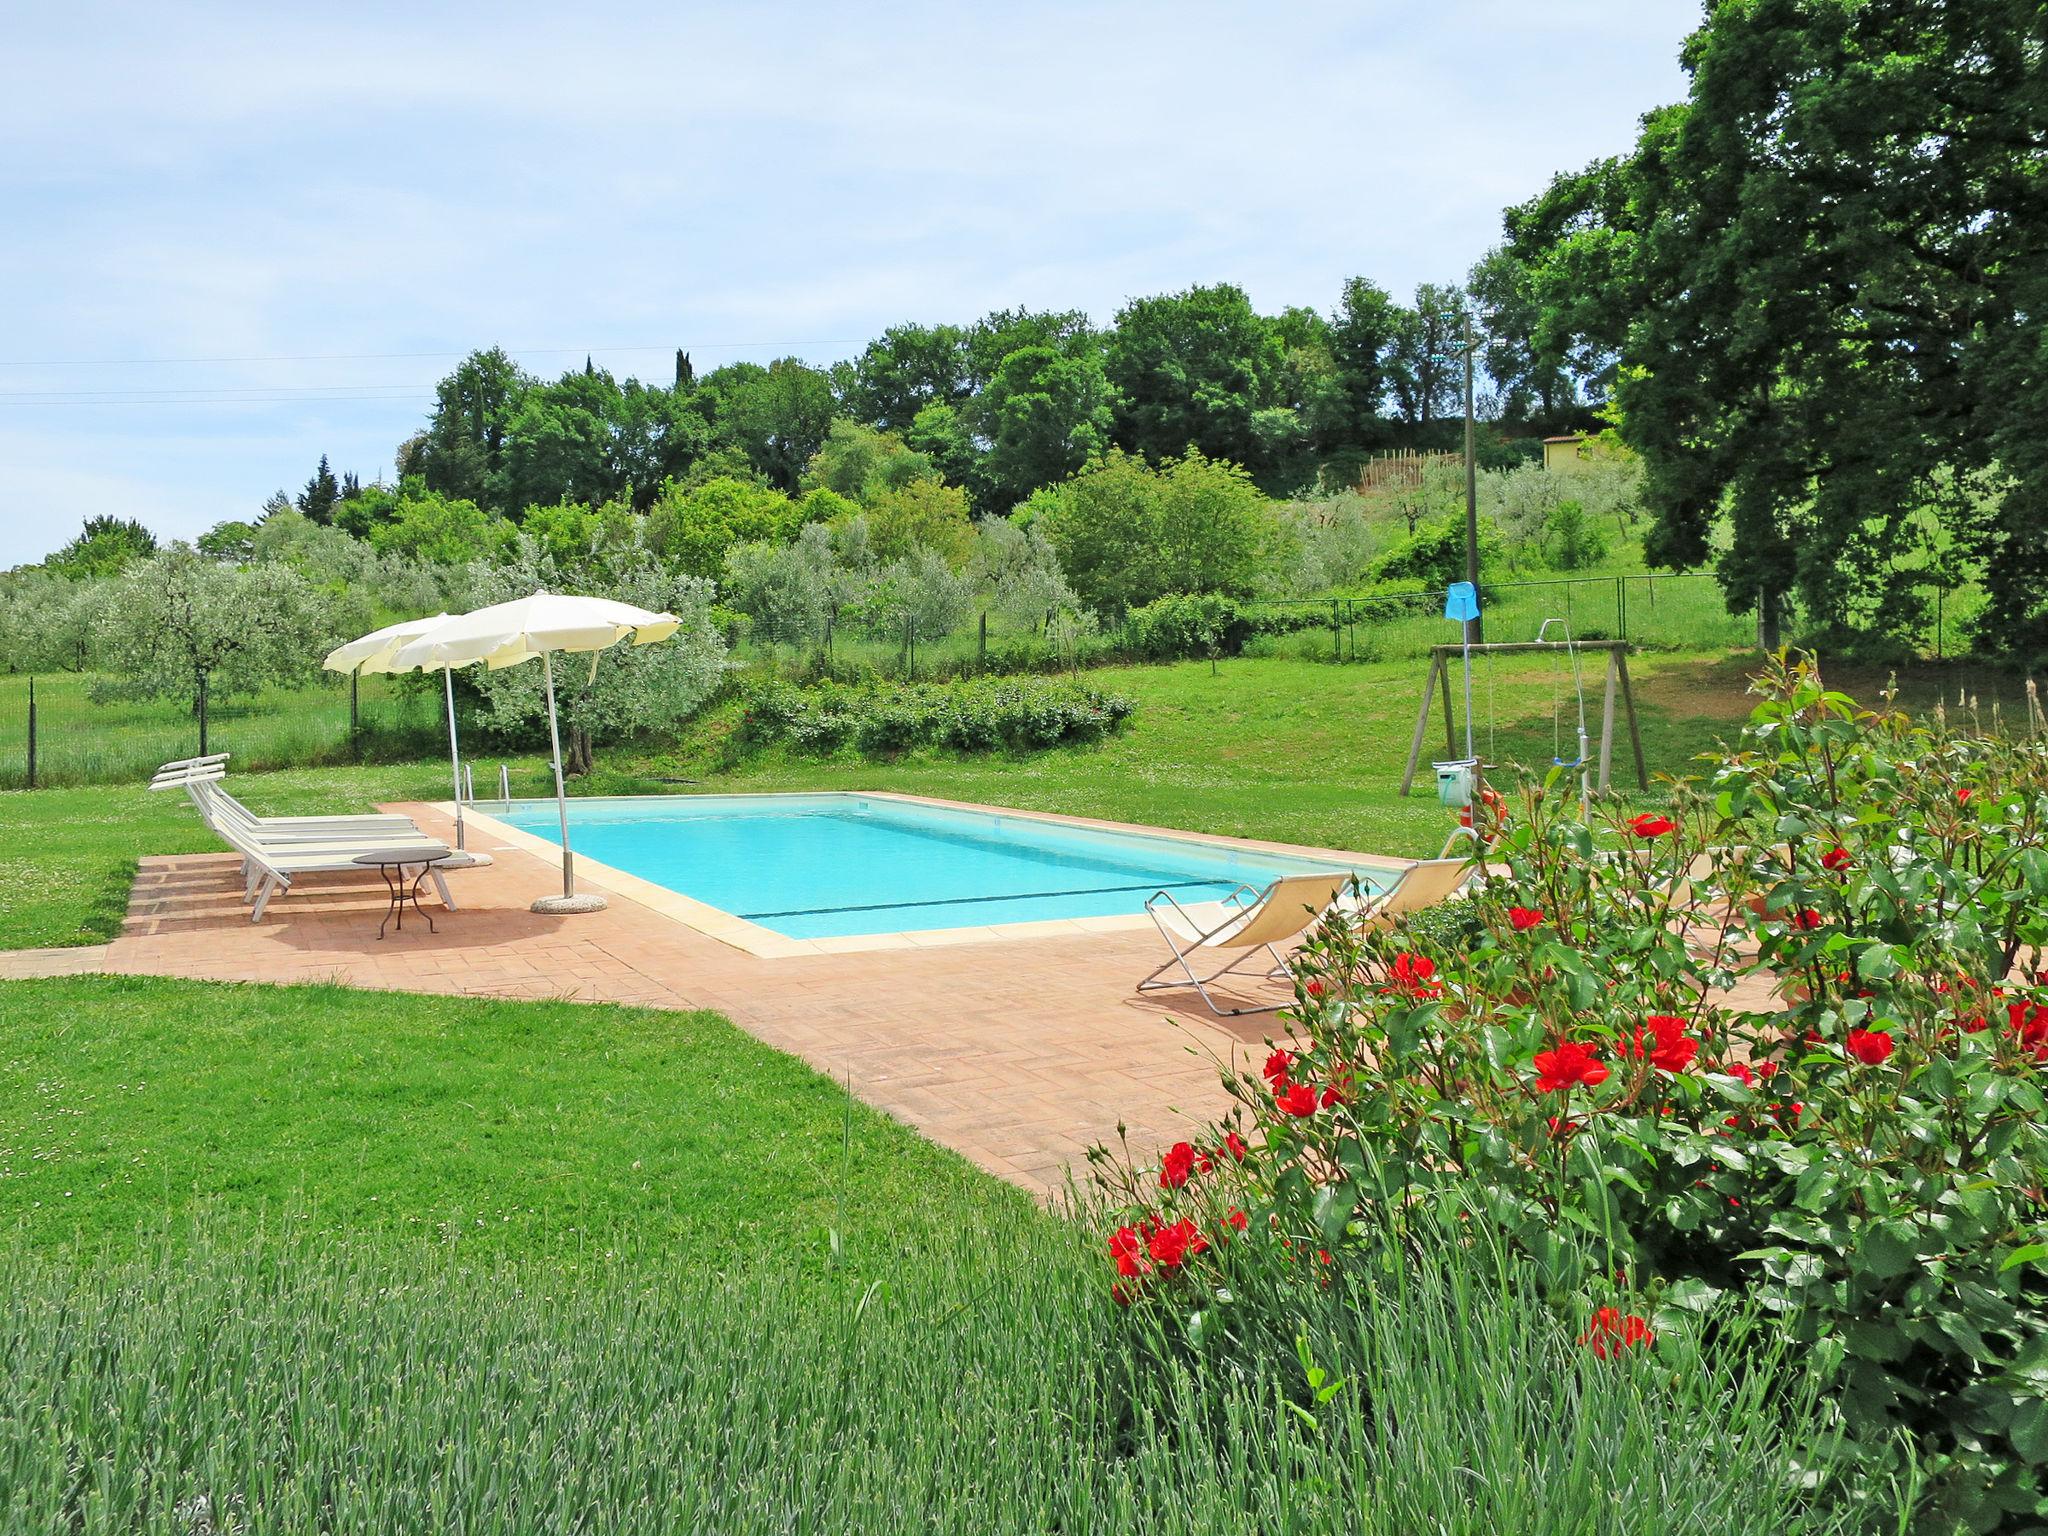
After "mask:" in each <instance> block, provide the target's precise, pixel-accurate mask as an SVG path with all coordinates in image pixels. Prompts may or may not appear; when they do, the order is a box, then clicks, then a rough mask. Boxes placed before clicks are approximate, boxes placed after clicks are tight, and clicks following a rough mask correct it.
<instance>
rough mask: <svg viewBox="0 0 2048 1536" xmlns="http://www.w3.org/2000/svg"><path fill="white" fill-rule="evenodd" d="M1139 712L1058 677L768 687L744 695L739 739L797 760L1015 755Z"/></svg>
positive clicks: (1095, 735)
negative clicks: (913, 753) (779, 748)
mask: <svg viewBox="0 0 2048 1536" xmlns="http://www.w3.org/2000/svg"><path fill="white" fill-rule="evenodd" d="M1135 708H1136V705H1135V704H1133V703H1132V701H1131V700H1130V698H1129V697H1128V696H1126V695H1124V694H1120V693H1105V692H1103V691H1101V690H1100V689H1096V688H1090V687H1087V686H1085V685H1083V684H1080V683H1075V682H1069V681H1066V680H1064V679H1025V678H1005V679H1000V680H997V679H974V680H970V681H964V682H951V683H924V684H912V685H897V686H888V685H881V684H877V685H871V686H867V687H854V688H849V687H843V686H841V685H839V684H836V683H821V684H818V685H816V686H815V687H810V688H799V687H797V686H795V685H794V684H791V683H785V682H779V681H778V682H769V683H764V684H760V685H758V686H756V687H755V688H753V689H752V690H751V691H749V693H748V694H747V696H746V700H745V704H744V707H743V710H742V713H741V717H740V725H739V729H738V732H737V736H738V739H739V740H740V741H742V742H744V743H746V744H749V745H755V746H765V745H769V744H773V743H781V744H786V745H788V746H791V747H794V748H796V749H797V750H798V751H802V752H834V751H838V750H840V749H841V748H843V747H846V746H848V745H852V746H854V747H856V748H857V749H858V750H860V751H861V752H863V753H866V754H871V755H891V754H895V753H899V752H906V751H909V750H910V749H911V748H913V747H925V746H930V747H946V748H951V749H953V750H955V751H960V752H992V751H996V750H998V749H1005V750H1009V751H1015V752H1023V751H1033V750H1036V749H1039V748H1042V747H1056V746H1063V745H1067V744H1070V743H1076V742H1086V741H1098V740H1100V739H1101V738H1102V737H1104V736H1107V735H1110V734H1111V733H1113V732H1115V731H1117V730H1119V729H1121V728H1122V726H1123V724H1124V722H1125V721H1126V720H1128V719H1129V718H1130V716H1131V713H1132V711H1133V710H1134V709H1135Z"/></svg>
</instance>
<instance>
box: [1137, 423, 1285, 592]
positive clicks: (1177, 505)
mask: <svg viewBox="0 0 2048 1536" xmlns="http://www.w3.org/2000/svg"><path fill="white" fill-rule="evenodd" d="M1158 485H1159V491H1158V497H1157V502H1156V510H1155V513H1154V518H1155V526H1156V530H1157V532H1156V537H1157V539H1158V544H1159V572H1160V576H1161V579H1162V580H1163V581H1164V583H1165V586H1164V590H1165V591H1167V592H1186V593H1193V594H1196V595H1201V594H1206V593H1217V594H1220V595H1222V596H1225V597H1247V596H1249V595H1250V594H1251V591H1252V589H1253V587H1254V586H1255V585H1256V584H1257V582H1258V578H1259V574H1260V572H1261V570H1262V569H1263V568H1264V566H1265V564H1266V560H1267V557H1268V554H1269V552H1270V551H1271V548H1272V540H1273V535H1274V517H1273V510H1272V504H1271V503H1270V502H1269V501H1268V500H1267V499H1266V496H1265V494H1264V493H1263V492H1262V491H1260V489H1259V488H1258V487H1257V486H1256V485H1254V484H1253V483H1252V477H1251V475H1250V474H1249V473H1247V472H1246V471H1245V470H1243V469H1241V468H1240V467H1238V466H1237V465H1235V464H1230V463H1226V462H1225V461H1223V460H1221V459H1211V458H1205V457H1204V456H1203V455H1201V454H1199V453H1190V454H1188V455H1186V456H1185V457H1184V458H1179V459H1173V460H1169V461H1168V462H1167V463H1165V464H1163V465H1161V466H1160V468H1159V471H1158Z"/></svg>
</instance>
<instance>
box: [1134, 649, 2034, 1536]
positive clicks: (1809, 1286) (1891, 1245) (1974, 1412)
mask: <svg viewBox="0 0 2048 1536" xmlns="http://www.w3.org/2000/svg"><path fill="white" fill-rule="evenodd" d="M1759 692H1760V693H1761V694H1762V703H1761V704H1760V705H1759V707H1758V708H1757V710H1756V711H1755V714H1754V716H1753V718H1752V720H1751V723H1750V725H1749V727H1748V728H1747V730H1746V731H1745V732H1744V736H1743V739H1742V741H1741V742H1740V743H1739V745H1738V747H1737V748H1736V749H1735V750H1733V751H1731V752H1729V753H1727V754H1725V755H1723V756H1721V757H1719V758H1718V759H1716V760H1714V761H1713V762H1712V764H1711V767H1710V769H1709V771H1708V772H1707V773H1706V774H1705V775H1704V776H1703V777H1701V778H1697V779H1689V780H1686V781H1683V782H1679V783H1675V784H1672V785H1670V786H1669V789H1668V802H1667V803H1666V804H1664V805H1663V806H1661V807H1660V808H1658V809H1656V810H1652V811H1647V812H1643V813H1640V814H1635V815H1631V816H1628V817H1622V816H1620V815H1619V814H1614V815H1609V816H1606V817H1605V818H1604V819H1603V818H1601V817H1598V816H1596V818H1595V824H1593V825H1586V824H1583V823H1581V822H1580V821H1579V820H1578V819H1577V814H1576V805H1575V803H1574V800H1573V797H1572V793H1571V786H1570V785H1569V784H1566V783H1563V782H1561V778H1560V775H1557V774H1553V775H1552V777H1551V780H1550V781H1549V782H1547V783H1545V784H1543V785H1540V786H1529V787H1527V788H1526V789H1525V790H1524V792H1523V794H1522V795H1521V797H1520V799H1519V802H1518V806H1517V810H1516V814H1515V815H1514V817H1513V818H1512V820H1511V821H1510V823H1509V824H1508V825H1507V826H1506V827H1505V828H1504V829H1502V832H1501V835H1500V836H1499V838H1498V839H1497V840H1496V842H1495V843H1494V845H1493V848H1492V852H1491V859H1492V863H1491V864H1490V867H1489V870H1488V872H1487V875H1486V878H1485V880H1484V881H1483V883H1480V884H1478V885H1476V886H1475V888H1474V889H1473V890H1472V892H1471V894H1470V896H1469V898H1466V899H1465V900H1463V901H1462V902H1461V905H1463V906H1465V907H1466V908H1468V909H1469V912H1470V917H1469V918H1468V920H1467V922H1468V924H1469V926H1463V927H1446V926H1445V925H1442V924H1434V925H1432V926H1431V929H1430V932H1429V933H1427V934H1422V933H1418V932H1416V931H1414V930H1412V929H1411V928H1409V927H1408V926H1406V925H1402V924H1395V925H1393V926H1391V927H1382V926H1367V927H1364V928H1361V927H1360V926H1358V925H1357V924H1355V923H1352V922H1348V921H1342V920H1332V921H1329V922H1326V923H1325V924H1324V925H1322V926H1321V927H1320V928H1319V929H1318V930H1317V932H1316V933H1315V934H1314V935H1313V937H1312V938H1311V940H1310V941H1309V943H1308V944H1307V945H1306V946H1305V947H1304V949H1303V950H1302V952H1301V954H1300V955H1299V957H1298V959H1297V961H1296V965H1295V970H1296V997H1295V1003H1294V1006H1293V1008H1292V1009H1291V1010H1289V1013H1288V1023H1289V1028H1290V1031H1291V1035H1290V1038H1289V1039H1288V1040H1287V1041H1286V1043H1285V1044H1283V1045H1280V1046H1276V1047H1275V1048H1274V1049H1273V1050H1272V1052H1271V1053H1270V1055H1269V1056H1268V1057H1267V1059H1266V1060H1265V1062H1264V1064H1263V1071H1262V1072H1261V1073H1260V1074H1258V1075H1256V1076H1254V1075H1251V1074H1249V1073H1239V1072H1236V1071H1226V1073H1225V1083H1226V1086H1227V1087H1228V1089H1229V1091H1230V1092H1231V1094H1232V1096H1233V1098H1234V1099H1235V1100H1236V1105H1237V1107H1236V1109H1235V1110H1234V1112H1233V1115H1232V1117H1231V1119H1230V1120H1229V1121H1228V1123H1227V1124H1225V1125H1220V1126H1218V1127H1217V1128H1216V1130H1215V1131H1214V1132H1213V1134H1211V1135H1209V1136H1206V1137H1204V1138H1202V1139H1201V1140H1199V1141H1191V1142H1190V1143H1188V1144H1187V1145H1186V1148H1185V1150H1184V1151H1182V1150H1180V1149H1176V1154H1175V1156H1173V1157H1171V1158H1170V1159H1169V1167H1170V1168H1171V1169H1173V1170H1174V1171H1175V1174H1176V1176H1175V1177H1173V1178H1169V1179H1161V1178H1159V1177H1158V1176H1157V1174H1155V1173H1153V1172H1152V1171H1151V1170H1149V1169H1139V1168H1135V1167H1132V1166H1131V1165H1130V1164H1129V1162H1128V1160H1127V1159H1124V1160H1120V1159H1118V1158H1114V1157H1111V1156H1110V1155H1109V1154H1107V1153H1104V1154H1102V1155H1101V1159H1100V1166H1101V1168H1102V1170H1103V1176H1104V1178H1105V1179H1106V1181H1107V1183H1108V1185H1109V1187H1110V1188H1111V1190H1112V1191H1113V1192H1114V1195H1115V1198H1116V1199H1117V1200H1118V1201H1119V1202H1120V1203H1121V1205H1122V1207H1123V1210H1124V1215H1123V1217H1122V1218H1121V1227H1122V1231H1121V1232H1120V1234H1119V1243H1120V1244H1121V1246H1118V1247H1115V1248H1114V1251H1113V1255H1112V1257H1113V1258H1114V1261H1115V1264H1116V1267H1117V1269H1118V1270H1119V1271H1120V1273H1119V1274H1118V1275H1117V1277H1116V1284H1117V1285H1118V1287H1119V1295H1120V1296H1121V1297H1122V1298H1123V1299H1125V1300H1127V1301H1128V1302H1129V1303H1130V1304H1131V1306H1132V1309H1133V1311H1134V1312H1135V1313H1137V1314H1139V1315H1141V1316H1146V1315H1149V1316H1153V1317H1155V1318H1156V1317H1158V1316H1180V1317H1184V1318H1187V1319H1190V1320H1193V1319H1196V1318H1199V1319H1200V1323H1199V1326H1190V1327H1188V1328H1186V1329H1184V1330H1183V1331H1184V1334H1185V1336H1186V1337H1187V1338H1188V1339H1189V1340H1190V1341H1192V1342H1195V1343H1197V1344H1200V1345H1201V1346H1203V1347H1207V1348H1212V1349H1220V1350H1224V1351H1226V1352H1227V1351H1228V1350H1230V1349H1231V1348H1233V1347H1234V1346H1238V1345H1245V1344H1247V1343H1248V1342H1249V1341H1256V1347H1257V1348H1260V1349H1264V1348H1269V1347H1270V1338H1268V1337H1265V1335H1266V1334H1270V1332H1271V1331H1272V1330H1273V1328H1275V1327H1277V1326H1279V1325H1277V1324H1274V1323H1272V1322H1271V1321H1270V1320H1269V1319H1266V1318H1264V1317H1263V1316H1262V1315H1261V1314H1262V1312H1264V1311H1267V1310H1271V1309H1273V1308H1278V1309H1280V1310H1281V1311H1284V1310H1285V1309H1286V1307H1287V1306H1288V1305H1289V1303H1288V1302H1287V1300H1286V1295H1287V1287H1289V1286H1293V1287H1295V1288H1297V1289H1299V1288H1302V1287H1309V1288H1311V1290H1312V1288H1314V1287H1316V1286H1318V1285H1320V1284H1321V1282H1322V1278H1323V1276H1324V1275H1325V1274H1327V1273H1328V1272H1330V1271H1332V1270H1334V1271H1336V1272H1339V1273H1341V1272H1342V1271H1343V1268H1344V1266H1345V1264H1346V1261H1347V1254H1348V1253H1350V1252H1352V1251H1354V1250H1355V1249H1357V1248H1358V1246H1359V1245H1360V1244H1361V1243H1364V1242H1366V1241H1367V1238H1368V1235H1369V1234H1370V1235H1372V1238H1373V1240H1374V1241H1377V1240H1378V1236H1377V1235H1378V1234H1379V1233H1381V1232H1383V1231H1384V1230H1385V1228H1386V1227H1387V1225H1388V1223H1390V1222H1396V1223H1398V1222H1399V1221H1400V1220H1401V1219H1402V1215H1401V1213H1403V1212H1404V1211H1410V1210H1414V1209H1418V1208H1425V1207H1426V1208H1429V1209H1431V1210H1433V1211H1435V1212H1437V1213H1438V1214H1439V1215H1442V1214H1443V1213H1445V1212H1449V1213H1450V1215H1451V1217H1452V1218H1453V1220H1454V1221H1455V1222H1462V1223H1465V1224H1466V1227H1465V1228H1464V1229H1466V1230H1472V1231H1474V1232H1475V1233H1476V1232H1478V1231H1481V1230H1484V1231H1486V1232H1488V1233H1497V1234H1500V1235H1501V1237H1502V1238H1503V1239H1504V1240H1505V1241H1507V1242H1509V1243H1511V1244H1512V1245H1513V1247H1514V1248H1515V1250H1516V1251H1518V1252H1519V1253H1520V1254H1521V1255H1523V1257H1524V1260H1525V1261H1526V1262H1527V1263H1528V1264H1530V1265H1531V1266H1533V1271H1534V1272H1535V1273H1537V1274H1540V1275H1542V1276H1544V1277H1546V1282H1547V1284H1548V1287H1549V1294H1551V1295H1553V1296H1556V1297H1558V1298H1560V1300H1559V1302H1558V1305H1559V1306H1560V1308H1561V1309H1563V1310H1565V1311H1566V1312H1568V1313H1575V1314H1576V1319H1577V1327H1578V1328H1579V1329H1580V1330H1581V1333H1580V1337H1581V1340H1582V1342H1583V1343H1584V1345H1585V1347H1586V1348H1587V1349H1588V1350H1591V1351H1595V1352H1597V1353H1598V1354H1599V1355H1600V1356H1601V1357H1602V1358H1603V1359H1610V1360H1611V1361H1612V1362H1613V1363H1614V1364H1615V1365H1616V1366H1617V1367H1624V1368H1625V1367H1626V1364H1627V1362H1628V1361H1630V1360H1639V1359H1654V1358H1656V1357H1657V1355H1658V1354H1659V1352H1660V1351H1661V1350H1662V1349H1664V1348H1665V1347H1666V1344H1665V1343H1664V1342H1660V1340H1661V1339H1664V1338H1666V1336H1670V1337H1673V1338H1676V1337H1685V1338H1691V1339H1697V1338H1699V1337H1700V1336H1701V1334H1702V1333H1703V1332H1705V1333H1709V1334H1710V1333H1711V1332H1712V1330H1713V1329H1714V1328H1715V1327H1716V1326H1718V1322H1717V1320H1718V1319H1720V1318H1723V1317H1725V1316H1727V1315H1728V1309H1729V1308H1730V1307H1731V1306H1733V1307H1737V1308H1740V1309H1744V1310H1755V1311H1761V1312H1762V1313H1764V1314H1766V1315H1768V1316H1771V1317H1774V1318H1775V1319H1776V1320H1777V1326H1778V1328H1779V1330H1780V1332H1781V1336H1782V1337H1783V1338H1784V1339H1786V1340H1788V1341H1790V1342H1791V1343H1793V1344H1794V1345H1796V1346H1799V1347H1802V1348H1804V1350H1805V1351H1806V1354H1807V1359H1808V1361H1809V1363H1810V1365H1811V1367H1812V1368H1813V1369H1815V1370H1817V1371H1820V1372H1822V1373H1824V1374H1825V1376H1826V1377H1827V1379H1828V1380H1829V1381H1830V1383H1831V1393H1830V1400H1831V1402H1832V1404H1833V1405H1834V1411H1835V1413H1836V1414H1837V1415H1838V1417H1839V1424H1840V1427H1841V1429H1842V1431H1843V1433H1844V1437H1845V1439H1844V1443H1845V1444H1846V1445H1847V1446H1848V1447H1850V1449H1851V1453H1852V1454H1853V1455H1854V1456H1855V1457H1856V1458H1858V1460H1859V1461H1860V1462H1861V1463H1862V1464H1863V1469H1864V1470H1865V1471H1871V1472H1876V1473H1878V1474H1879V1475H1880V1478H1882V1477H1890V1476H1895V1475H1902V1476H1907V1477H1910V1478H1914V1479H1917V1480H1918V1482H1919V1485H1920V1487H1921V1488H1922V1497H1921V1500H1920V1504H1919V1510H1918V1519H1919V1520H1920V1521H1921V1522H1922V1526H1923V1528H1925V1529H1929V1530H1942V1531H1949V1530H1955V1529H1958V1528H1961V1529H1968V1530H1973V1531H1993V1530H2003V1531H2015V1532H2016V1531H2020V1530H2024V1529H2032V1528H2034V1527H2036V1526H2037V1525H2038V1524H2040V1523H2041V1522H2043V1521H2044V1520H2048V1490H2044V1478H2043V1470H2044V1467H2048V1202H2044V1183H2048V1124H2044V1120H2043V1111H2044V1102H2043V1086H2044V1081H2048V1079H2044V1071H2048V988H2044V986H2043V985H2042V977H2041V971H2040V966H2041V956H2040V946H2041V945H2042V944H2043V942H2044V940H2048V744H2044V743H2043V742H2042V741H2041V740H2040V739H2038V737H2037V736H2035V735H2033V734H2032V733H2029V734H2028V735H2027V736H2025V737H2024V738H2001V737H1999V736H1996V735H1989V734H1981V733H1968V732H1958V731H1952V730H1950V729H1949V728H1948V727H1947V725H1946V724H1945V723H1943V722H1941V721H1939V720H1937V721H1935V722H1933V723H1930V724H1925V725H1916V724H1914V723H1912V722H1911V721H1909V720H1907V719H1906V718H1904V717H1903V716H1901V715H1899V714H1896V713H1894V712H1891V711H1890V710H1889V708H1887V709H1886V710H1884V711H1880V712H1875V713H1871V712H1865V711H1862V710H1859V709H1858V708H1857V707H1856V706H1855V705H1854V704H1853V703H1852V702H1851V701H1850V700H1849V699H1847V698H1846V697H1844V696H1842V695H1840V694H1837V693H1833V692H1829V691H1827V690H1825V689H1824V688H1823V687H1822V685H1821V683H1820V680H1819V678H1818V676H1817V675H1816V673H1815V672H1814V671H1813V669H1812V668H1810V667H1808V666H1804V665H1801V666H1790V665H1786V664H1785V663H1782V662H1781V663H1779V664H1777V665H1776V666H1775V667H1773V668H1772V669H1771V670H1770V671H1769V672H1768V673H1767V674H1766V675H1765V677H1764V678H1763V679H1762V680H1761V681H1760V683H1759ZM1889 703H1890V700H1889V698H1888V699H1887V705H1888V706H1889ZM1445 932H1452V933H1457V934H1460V935H1464V936H1465V937H1463V939H1462V942H1460V943H1458V944H1456V945H1449V944H1445V943H1443V942H1442V940H1441V938H1440V937H1439V935H1441V934H1443V933H1445ZM1226 1137H1231V1138H1235V1140H1234V1141H1231V1142H1229V1143H1226ZM1181 1170H1185V1176H1184V1177H1183V1176H1180V1171H1181ZM1451 1230H1460V1228H1459V1227H1457V1226H1455V1225H1454V1226H1452V1227H1451ZM1168 1233H1171V1234H1173V1235H1172V1236H1164V1235H1165V1234H1168ZM1254 1275H1256V1276H1257V1277H1258V1282H1257V1283H1253V1276H1254ZM1274 1286H1277V1287H1278V1289H1277V1290H1276V1289H1274V1288H1273V1287H1274ZM1251 1298H1256V1299H1257V1302H1256V1305H1254V1304H1252V1301H1251V1300H1250V1299H1251ZM1902 1448H1904V1449H1909V1450H1910V1464H1908V1463H1907V1462H1906V1461H1905V1460H1904V1459H1902V1457H1901V1452H1902ZM1902 1467H1904V1469H1905V1470H1904V1471H1903V1472H1902V1471H1901V1468H1902ZM1844 1470H1845V1471H1847V1470H1849V1469H1847V1468H1845V1469H1844ZM1855 1481H1856V1480H1855V1479H1853V1478H1850V1479H1845V1481H1844V1483H1843V1485H1842V1486H1843V1487H1845V1488H1849V1487H1851V1486H1853V1485H1854V1483H1855ZM1877 1485H1878V1484H1877V1482H1876V1481H1873V1480H1871V1479H1865V1480H1864V1481H1863V1486H1865V1487H1875V1486H1877Z"/></svg>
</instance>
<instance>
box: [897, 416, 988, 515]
mask: <svg viewBox="0 0 2048 1536" xmlns="http://www.w3.org/2000/svg"><path fill="white" fill-rule="evenodd" d="M980 416H981V402H980V401H979V400H970V401H967V402H966V403H964V404H961V405H940V404H937V403H934V404H931V405H928V406H926V407H925V408H924V409H923V410H921V411H919V412H918V413H917V419H916V420H915V421H913V422H911V424H910V430H909V431H908V432H906V433H905V434H904V437H903V440H904V442H905V444H906V445H908V446H909V447H910V448H911V449H912V450H913V451H914V452H916V453H919V454H922V455H923V456H924V458H925V461H926V462H927V463H929V464H930V465H931V466H932V469H933V472H934V473H936V474H937V475H938V477H939V478H940V479H942V480H944V481H946V482H947V483H948V484H951V485H957V486H959V487H960V488H961V489H962V490H964V491H966V492H967V499H968V500H969V501H970V502H972V503H973V504H974V506H975V507H976V508H977V509H980V510H983V511H987V510H989V502H990V500H991V492H990V490H989V484H988V473H987V464H988V445H987V443H986V441H985V440H984V439H983V437H982V436H981V434H980V433H979V432H978V431H977V430H976V428H975V425H974V424H975V422H976V421H977V420H979V419H980Z"/></svg>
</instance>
